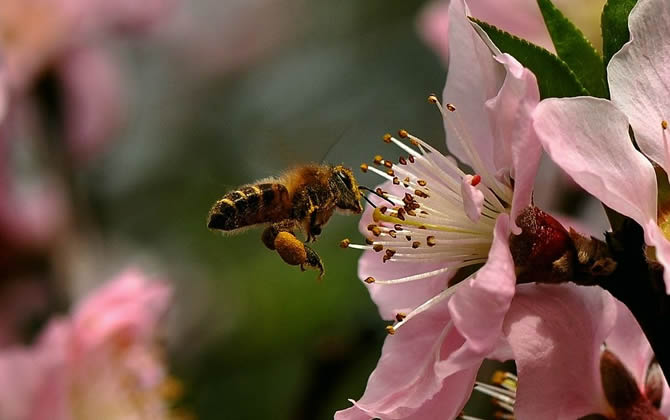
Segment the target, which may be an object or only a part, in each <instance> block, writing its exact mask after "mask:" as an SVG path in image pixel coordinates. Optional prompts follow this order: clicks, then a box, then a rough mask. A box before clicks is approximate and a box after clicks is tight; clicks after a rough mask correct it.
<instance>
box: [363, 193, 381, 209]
mask: <svg viewBox="0 0 670 420" xmlns="http://www.w3.org/2000/svg"><path fill="white" fill-rule="evenodd" d="M361 195H362V196H363V198H364V199H365V201H367V202H368V203H369V204H370V205H371V206H372V208H375V209H376V208H377V206H376V205H375V203H373V202H372V201H370V199H369V198H368V196H367V195H364V194H361Z"/></svg>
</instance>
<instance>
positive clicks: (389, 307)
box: [358, 251, 457, 320]
mask: <svg viewBox="0 0 670 420" xmlns="http://www.w3.org/2000/svg"><path fill="white" fill-rule="evenodd" d="M444 267H445V264H443V263H439V262H438V263H407V262H404V261H387V262H386V263H382V255H381V254H380V253H377V252H374V251H365V252H364V253H363V255H362V256H361V258H360V259H359V260H358V277H359V278H360V279H361V280H365V279H366V278H368V277H373V278H375V279H376V280H391V279H397V278H401V277H407V276H411V275H414V274H420V273H428V272H431V271H434V270H438V269H440V268H444ZM456 271H457V270H454V273H450V272H446V273H443V274H440V275H437V276H433V277H429V278H425V279H422V280H417V281H413V282H408V283H399V284H375V283H372V284H366V287H367V288H368V291H369V292H370V297H371V298H372V300H373V301H374V302H375V304H376V305H377V308H378V309H379V314H380V316H381V317H382V318H383V319H387V320H392V319H395V316H396V314H398V313H399V312H404V313H407V312H410V311H411V310H412V309H414V308H416V307H417V306H419V305H421V304H422V303H424V302H425V301H427V300H428V299H430V298H431V297H433V296H435V295H437V294H439V293H440V292H441V291H443V290H444V289H445V288H446V287H447V283H448V282H449V279H450V278H451V277H452V276H453V274H455V272H456Z"/></svg>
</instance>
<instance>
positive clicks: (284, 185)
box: [207, 164, 362, 278]
mask: <svg viewBox="0 0 670 420" xmlns="http://www.w3.org/2000/svg"><path fill="white" fill-rule="evenodd" d="M360 199H361V192H360V189H359V185H358V182H357V181H356V178H354V174H353V172H352V171H351V170H350V169H348V168H345V167H344V166H341V165H337V166H330V165H316V164H312V165H304V166H298V167H296V168H293V169H291V170H289V171H287V172H286V173H284V174H283V175H282V176H280V177H278V178H267V179H263V180H260V181H258V182H257V183H255V184H250V185H244V186H241V187H239V188H238V189H237V190H235V191H231V192H229V193H227V194H226V195H224V196H223V198H221V199H220V200H218V201H217V202H216V203H214V205H213V206H212V209H211V210H210V211H209V217H208V222H207V227H208V228H209V229H216V230H222V231H225V232H234V233H236V232H239V231H241V230H244V228H247V227H251V226H255V225H268V224H269V226H267V227H266V228H265V230H264V231H263V234H262V236H261V239H262V241H263V243H264V244H265V246H266V247H268V248H269V249H271V250H273V251H277V253H278V254H279V256H280V257H281V258H282V259H283V260H284V261H285V262H286V263H287V264H290V265H299V266H300V269H301V270H302V271H305V268H310V269H316V270H319V278H322V277H323V274H324V272H325V270H324V267H323V262H322V261H321V257H319V255H318V254H317V253H316V251H314V250H313V249H312V248H310V247H309V246H307V245H306V243H309V242H314V241H316V239H317V237H318V236H319V235H320V234H321V230H322V228H323V226H324V225H325V224H326V223H328V220H329V219H330V217H331V216H332V215H333V213H334V212H335V211H336V210H337V211H339V212H343V213H350V214H352V213H353V214H360V213H361V212H362V208H361V204H360ZM298 230H302V231H303V232H304V233H305V235H306V241H305V243H303V242H302V241H300V240H299V239H298V238H296V236H295V232H296V231H298Z"/></svg>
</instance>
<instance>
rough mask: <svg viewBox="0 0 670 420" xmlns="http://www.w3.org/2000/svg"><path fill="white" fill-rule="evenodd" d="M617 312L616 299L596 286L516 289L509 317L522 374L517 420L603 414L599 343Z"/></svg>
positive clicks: (508, 330) (507, 322)
mask: <svg viewBox="0 0 670 420" xmlns="http://www.w3.org/2000/svg"><path fill="white" fill-rule="evenodd" d="M615 311H616V306H615V304H614V300H613V298H612V297H611V296H610V295H609V293H606V292H603V291H602V289H599V288H596V287H582V286H575V285H572V284H562V285H555V286H554V285H534V284H525V285H520V286H518V287H517V294H516V296H515V298H514V301H513V302H512V306H511V308H510V310H509V313H508V315H507V318H506V319H505V333H506V335H507V337H508V340H509V343H510V346H511V347H512V350H513V352H514V358H515V360H516V365H517V370H518V375H519V388H518V390H517V400H516V405H515V416H516V417H517V418H521V419H547V420H549V419H566V420H567V419H575V418H579V417H581V416H583V415H586V414H589V413H597V412H604V411H603V410H604V409H605V405H604V404H605V400H604V395H603V391H602V387H601V382H600V372H599V362H600V346H601V344H602V343H603V341H604V340H605V338H606V337H607V335H608V334H609V332H610V330H611V328H612V326H613V323H614V319H615V317H616V312H615ZM549 413H551V415H550V414H549Z"/></svg>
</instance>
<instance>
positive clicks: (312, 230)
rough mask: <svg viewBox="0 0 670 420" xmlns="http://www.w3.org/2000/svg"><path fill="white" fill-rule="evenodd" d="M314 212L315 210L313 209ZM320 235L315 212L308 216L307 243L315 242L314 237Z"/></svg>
mask: <svg viewBox="0 0 670 420" xmlns="http://www.w3.org/2000/svg"><path fill="white" fill-rule="evenodd" d="M315 210H316V209H315ZM319 235H321V225H319V224H318V223H317V222H316V211H313V212H312V214H310V215H309V229H308V231H307V240H306V241H305V243H307V242H315V241H316V237H317V236H319Z"/></svg>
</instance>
